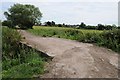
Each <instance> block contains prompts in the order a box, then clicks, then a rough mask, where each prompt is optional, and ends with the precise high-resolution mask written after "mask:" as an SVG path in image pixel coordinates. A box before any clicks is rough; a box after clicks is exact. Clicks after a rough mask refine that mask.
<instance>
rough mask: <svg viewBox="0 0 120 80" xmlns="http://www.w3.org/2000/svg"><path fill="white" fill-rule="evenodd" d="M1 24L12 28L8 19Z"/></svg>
mask: <svg viewBox="0 0 120 80" xmlns="http://www.w3.org/2000/svg"><path fill="white" fill-rule="evenodd" d="M2 26H8V27H9V28H12V26H13V25H12V22H11V21H10V20H5V21H3V22H2Z"/></svg>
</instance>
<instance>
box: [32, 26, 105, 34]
mask: <svg viewBox="0 0 120 80" xmlns="http://www.w3.org/2000/svg"><path fill="white" fill-rule="evenodd" d="M33 29H34V30H41V29H46V30H51V29H52V30H78V31H82V32H83V33H94V32H97V33H101V32H103V31H102V30H101V31H100V30H87V29H74V28H65V27H47V26H34V27H33Z"/></svg>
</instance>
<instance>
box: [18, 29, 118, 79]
mask: <svg viewBox="0 0 120 80" xmlns="http://www.w3.org/2000/svg"><path fill="white" fill-rule="evenodd" d="M20 33H21V34H22V36H24V37H25V40H23V41H25V42H27V43H28V44H29V45H32V46H33V47H35V48H37V49H38V50H41V51H43V52H46V53H47V54H48V55H50V56H53V57H54V58H53V60H52V61H51V62H50V63H48V64H47V65H46V68H47V70H48V71H47V72H46V73H45V74H44V75H42V76H41V77H43V78H117V77H118V56H119V55H118V54H117V53H115V52H113V51H111V50H109V49H106V48H102V47H98V46H95V45H93V44H88V43H81V42H77V41H73V40H67V39H60V38H53V37H46V38H44V37H39V36H34V35H32V34H30V33H28V32H26V31H24V30H21V31H20Z"/></svg>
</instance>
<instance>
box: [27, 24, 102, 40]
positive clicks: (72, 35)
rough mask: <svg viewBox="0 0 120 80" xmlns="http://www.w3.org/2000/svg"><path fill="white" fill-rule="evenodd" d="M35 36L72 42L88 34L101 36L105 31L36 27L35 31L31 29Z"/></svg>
mask: <svg viewBox="0 0 120 80" xmlns="http://www.w3.org/2000/svg"><path fill="white" fill-rule="evenodd" d="M28 31H29V32H31V33H32V34H34V35H38V36H43V37H58V38H66V39H72V40H78V39H79V37H82V35H83V36H85V35H87V34H100V33H102V32H103V31H99V30H85V29H74V28H65V27H46V26H34V27H33V29H29V30H28Z"/></svg>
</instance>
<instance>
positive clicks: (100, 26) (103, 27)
mask: <svg viewBox="0 0 120 80" xmlns="http://www.w3.org/2000/svg"><path fill="white" fill-rule="evenodd" d="M97 29H98V30H104V29H105V26H104V25H102V24H98V26H97Z"/></svg>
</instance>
